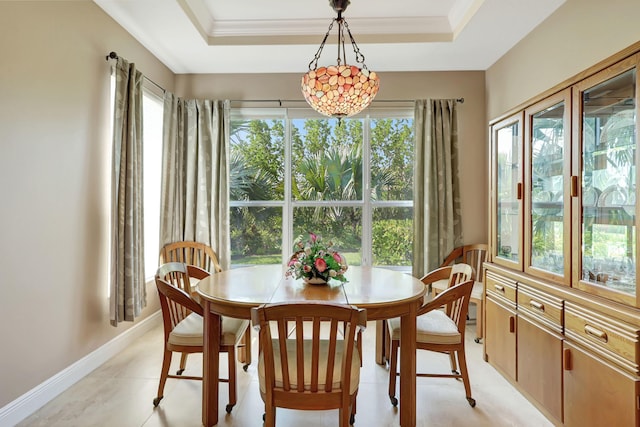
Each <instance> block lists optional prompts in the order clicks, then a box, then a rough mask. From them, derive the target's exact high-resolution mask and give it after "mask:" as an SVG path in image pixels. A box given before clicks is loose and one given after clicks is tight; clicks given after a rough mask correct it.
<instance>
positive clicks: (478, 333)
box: [475, 300, 484, 343]
mask: <svg viewBox="0 0 640 427" xmlns="http://www.w3.org/2000/svg"><path fill="white" fill-rule="evenodd" d="M483 309H484V307H483V305H482V300H477V301H476V339H475V342H477V343H479V342H480V340H481V339H482V338H483V336H484V334H483V333H482V317H483V316H482V315H483V314H484V312H483V311H482V310H483Z"/></svg>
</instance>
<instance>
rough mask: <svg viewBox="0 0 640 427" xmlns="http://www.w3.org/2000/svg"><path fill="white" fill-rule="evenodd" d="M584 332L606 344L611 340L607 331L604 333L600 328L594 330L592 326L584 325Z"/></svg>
mask: <svg viewBox="0 0 640 427" xmlns="http://www.w3.org/2000/svg"><path fill="white" fill-rule="evenodd" d="M584 332H585V333H586V334H588V335H591V336H592V337H596V338H598V339H599V340H602V341H604V342H607V341H608V340H609V338H608V337H607V333H606V332H605V331H602V330H600V329H598V328H594V327H593V326H591V325H584Z"/></svg>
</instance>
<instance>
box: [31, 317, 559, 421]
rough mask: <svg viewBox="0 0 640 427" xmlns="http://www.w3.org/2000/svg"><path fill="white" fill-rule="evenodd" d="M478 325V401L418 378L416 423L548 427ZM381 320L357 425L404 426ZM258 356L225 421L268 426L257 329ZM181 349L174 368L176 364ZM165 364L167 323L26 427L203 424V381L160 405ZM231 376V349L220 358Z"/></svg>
mask: <svg viewBox="0 0 640 427" xmlns="http://www.w3.org/2000/svg"><path fill="white" fill-rule="evenodd" d="M473 337H475V325H469V329H468V333H467V359H468V363H469V371H470V374H469V375H470V380H471V389H472V394H473V397H474V398H475V399H476V401H477V406H476V407H475V408H471V407H470V406H469V404H468V403H467V400H466V399H465V395H464V387H463V385H462V382H460V381H456V380H452V379H437V378H418V380H417V390H416V399H417V401H418V406H417V408H416V412H417V427H423V426H424V427H426V426H429V427H457V426H474V427H485V426H486V427H508V426H518V427H546V426H551V425H552V424H551V423H550V422H549V421H548V420H547V419H546V418H545V417H544V416H543V415H542V414H541V413H540V412H539V411H538V410H537V409H536V408H535V407H534V406H533V405H531V404H530V403H529V402H528V401H527V400H526V399H525V398H524V397H523V396H522V395H521V394H520V393H518V392H517V391H516V390H515V389H514V388H513V387H512V386H511V385H510V384H509V383H508V382H507V381H506V380H505V379H504V378H502V376H500V375H499V374H498V373H497V372H496V371H495V370H494V369H493V368H492V367H491V366H490V365H489V364H487V363H486V362H484V360H483V359H482V344H477V343H475V342H473ZM374 339H375V324H374V323H373V322H371V323H370V324H369V327H368V328H367V330H366V331H365V333H364V345H363V347H364V354H365V356H364V363H363V367H362V371H361V380H360V391H359V394H358V412H357V415H356V426H363V427H370V426H374V427H397V426H398V425H399V411H398V408H394V407H393V406H392V405H391V402H390V400H389V397H388V393H387V388H388V387H387V384H388V382H387V381H388V378H389V373H388V370H387V369H386V368H385V367H383V366H379V365H377V364H376V363H375V362H374V358H373V352H374ZM253 352H254V354H253V360H254V363H253V364H252V365H251V366H250V367H249V369H248V371H247V372H244V371H243V370H242V367H241V365H240V364H238V365H237V370H238V402H237V404H236V406H235V407H234V408H233V411H232V413H231V414H227V413H226V412H225V406H226V404H227V402H228V391H227V384H224V383H222V384H221V385H220V406H219V413H220V420H219V423H218V425H219V426H221V427H254V426H255V427H260V426H262V413H263V412H264V410H263V403H262V400H261V398H260V393H259V390H258V382H257V372H256V365H255V360H257V337H256V335H255V333H254V335H253ZM178 363H179V357H178V355H176V356H174V359H173V364H172V368H171V370H172V371H175V370H176V369H177V366H178ZM161 364H162V328H161V327H158V328H155V329H154V330H152V331H150V332H148V333H147V334H146V335H145V336H144V337H142V338H141V339H139V340H137V341H136V343H134V344H133V345H132V346H131V347H130V348H128V349H127V350H126V351H123V352H122V353H121V354H119V355H118V356H116V357H114V358H113V359H111V360H109V361H108V362H107V363H105V364H104V365H103V366H101V367H99V368H98V369H96V370H95V371H94V372H92V373H91V374H90V375H88V376H87V377H86V378H84V379H83V380H81V381H79V382H78V383H77V384H75V385H74V386H72V387H71V388H69V389H68V390H67V391H65V392H64V393H62V394H61V395H60V396H58V397H57V398H56V399H54V400H52V401H51V402H49V403H48V404H47V405H45V406H44V407H43V408H41V409H40V410H39V411H37V412H36V413H34V414H33V415H31V416H30V417H28V418H27V419H25V420H24V421H23V422H21V423H20V424H19V426H20V427H40V426H47V427H76V426H77V427H86V426H99V427H101V426H118V427H129V426H130V427H169V426H176V427H191V426H193V427H197V426H200V425H201V398H202V384H201V383H200V382H199V381H187V380H171V379H169V380H168V381H167V385H166V387H165V392H164V398H163V400H162V401H161V402H160V405H159V406H158V407H156V408H154V407H153V404H152V401H153V398H154V397H155V396H156V393H157V387H158V378H159V376H160V366H161ZM220 369H221V375H222V376H226V374H227V373H226V355H223V356H222V359H221V361H220ZM438 369H440V370H444V371H445V372H447V371H449V369H450V367H449V361H448V357H447V356H445V355H441V354H434V353H431V352H426V351H419V352H418V370H419V371H426V370H429V371H432V370H438ZM201 373H202V356H201V355H191V356H190V357H189V362H188V364H187V371H185V374H189V375H201ZM337 420H338V412H337V411H316V412H310V411H294V410H286V409H278V412H277V424H278V426H282V427H294V426H295V427H299V426H303V427H332V426H335V425H337Z"/></svg>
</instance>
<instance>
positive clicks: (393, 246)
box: [372, 208, 413, 266]
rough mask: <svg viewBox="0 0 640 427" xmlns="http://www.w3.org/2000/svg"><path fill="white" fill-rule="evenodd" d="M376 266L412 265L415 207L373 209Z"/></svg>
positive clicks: (373, 245)
mask: <svg viewBox="0 0 640 427" xmlns="http://www.w3.org/2000/svg"><path fill="white" fill-rule="evenodd" d="M372 228H373V229H372V240H373V241H372V249H373V265H374V266H410V265H411V264H412V261H413V208H376V209H374V210H373V225H372Z"/></svg>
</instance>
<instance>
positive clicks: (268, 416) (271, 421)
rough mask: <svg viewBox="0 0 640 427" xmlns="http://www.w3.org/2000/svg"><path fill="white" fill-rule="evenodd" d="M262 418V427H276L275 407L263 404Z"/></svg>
mask: <svg viewBox="0 0 640 427" xmlns="http://www.w3.org/2000/svg"><path fill="white" fill-rule="evenodd" d="M262 419H263V420H264V427H276V407H275V406H270V405H267V404H265V405H264V415H263V416H262Z"/></svg>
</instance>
